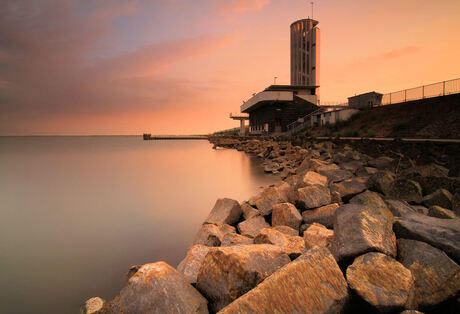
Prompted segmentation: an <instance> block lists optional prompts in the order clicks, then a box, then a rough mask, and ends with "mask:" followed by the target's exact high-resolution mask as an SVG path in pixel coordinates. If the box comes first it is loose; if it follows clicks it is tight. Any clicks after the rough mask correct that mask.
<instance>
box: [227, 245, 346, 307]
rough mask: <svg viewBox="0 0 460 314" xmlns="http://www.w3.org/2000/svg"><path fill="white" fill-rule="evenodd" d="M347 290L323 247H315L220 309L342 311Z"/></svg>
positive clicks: (341, 276) (335, 264) (329, 255)
mask: <svg viewBox="0 0 460 314" xmlns="http://www.w3.org/2000/svg"><path fill="white" fill-rule="evenodd" d="M348 300H349V292H348V287H347V283H346V281H345V278H344V277H343V274H342V272H341V271H340V268H339V267H338V265H337V263H336V262H335V260H334V258H333V257H332V255H331V253H330V252H329V251H328V250H327V249H325V248H319V247H318V248H314V249H311V250H310V251H308V252H307V253H306V254H304V255H302V256H301V257H299V258H298V259H296V260H295V261H293V262H292V263H289V264H288V265H286V266H285V267H283V268H281V269H280V270H279V271H277V272H276V273H274V274H273V275H271V276H270V277H268V278H267V279H265V280H264V281H263V282H262V283H261V284H259V285H258V286H257V287H255V288H254V289H252V290H251V291H249V292H248V293H246V294H245V295H243V296H241V297H240V298H238V299H236V300H235V301H234V302H233V303H231V304H230V305H228V306H227V307H225V308H224V309H222V311H221V312H219V313H222V314H224V313H252V314H256V313H257V314H258V313H341V312H343V311H344V309H345V307H346V305H347V303H348Z"/></svg>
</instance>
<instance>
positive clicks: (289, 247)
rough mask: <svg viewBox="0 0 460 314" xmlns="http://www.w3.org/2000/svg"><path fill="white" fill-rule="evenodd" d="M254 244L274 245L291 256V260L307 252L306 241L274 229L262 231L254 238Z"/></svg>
mask: <svg viewBox="0 0 460 314" xmlns="http://www.w3.org/2000/svg"><path fill="white" fill-rule="evenodd" d="M254 244H273V245H276V246H278V247H279V248H281V249H282V250H283V252H285V253H286V254H288V255H289V257H290V258H291V259H294V258H296V257H298V256H299V255H301V254H303V253H304V252H305V241H304V240H303V239H302V238H301V237H299V236H289V235H287V234H284V233H282V232H280V231H277V230H275V229H272V228H265V229H262V230H261V231H260V232H259V234H258V235H257V236H256V237H255V238H254Z"/></svg>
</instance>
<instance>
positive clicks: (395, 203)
mask: <svg viewBox="0 0 460 314" xmlns="http://www.w3.org/2000/svg"><path fill="white" fill-rule="evenodd" d="M385 203H386V204H387V206H388V208H389V209H390V211H391V212H392V213H393V216H395V217H406V216H407V215H411V214H413V213H416V212H417V211H416V210H415V209H414V208H413V207H412V206H410V205H409V203H407V202H405V201H400V200H386V201H385Z"/></svg>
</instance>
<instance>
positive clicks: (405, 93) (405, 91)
mask: <svg viewBox="0 0 460 314" xmlns="http://www.w3.org/2000/svg"><path fill="white" fill-rule="evenodd" d="M406 101H407V89H405V90H404V102H406Z"/></svg>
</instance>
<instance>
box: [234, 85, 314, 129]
mask: <svg viewBox="0 0 460 314" xmlns="http://www.w3.org/2000/svg"><path fill="white" fill-rule="evenodd" d="M316 88H317V87H316V86H290V85H286V86H285V85H272V86H270V87H268V88H266V89H265V90H264V91H263V92H261V93H259V94H257V95H255V96H254V97H252V98H251V99H250V100H249V101H247V102H246V103H245V104H243V106H241V107H242V108H241V112H244V113H248V114H249V126H250V129H249V132H250V134H264V133H280V132H286V131H288V129H287V126H288V125H289V124H291V123H293V122H295V121H297V119H299V118H302V117H304V116H306V115H308V114H309V113H311V112H313V111H315V110H317V109H318V107H317V106H316V102H317V96H316V95H315V91H316Z"/></svg>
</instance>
